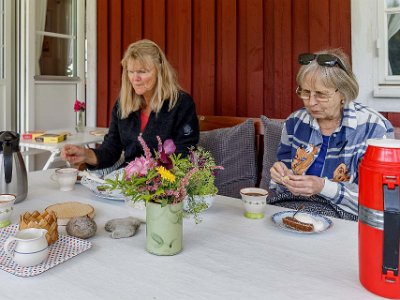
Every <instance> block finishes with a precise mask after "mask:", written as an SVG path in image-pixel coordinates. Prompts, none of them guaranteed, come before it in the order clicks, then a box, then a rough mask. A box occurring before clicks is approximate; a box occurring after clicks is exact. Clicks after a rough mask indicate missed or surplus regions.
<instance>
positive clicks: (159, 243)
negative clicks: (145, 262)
mask: <svg viewBox="0 0 400 300" xmlns="http://www.w3.org/2000/svg"><path fill="white" fill-rule="evenodd" d="M151 238H152V239H153V241H154V242H155V243H156V246H155V247H156V248H161V247H162V245H164V240H163V239H162V237H161V236H159V235H158V234H156V233H154V232H152V233H151Z"/></svg>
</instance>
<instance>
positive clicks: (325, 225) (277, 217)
mask: <svg viewBox="0 0 400 300" xmlns="http://www.w3.org/2000/svg"><path fill="white" fill-rule="evenodd" d="M295 212H296V211H294V210H291V211H281V212H278V213H276V214H274V215H272V217H271V218H272V222H273V223H274V224H275V225H276V226H277V227H279V228H280V229H283V230H287V231H291V232H296V233H302V234H314V233H321V232H324V231H326V230H328V229H329V228H331V227H332V226H333V223H332V221H331V220H330V219H328V218H327V217H325V216H321V215H318V214H315V213H305V212H299V214H303V215H309V216H311V217H312V218H314V220H315V221H316V222H321V223H322V228H320V229H319V230H314V231H309V232H306V231H299V230H295V229H292V228H290V227H287V226H286V225H285V224H283V222H282V219H283V218H285V217H292V216H293V214H294V213H295Z"/></svg>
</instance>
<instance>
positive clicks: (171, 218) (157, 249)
mask: <svg viewBox="0 0 400 300" xmlns="http://www.w3.org/2000/svg"><path fill="white" fill-rule="evenodd" d="M182 236H183V229H182V202H181V203H179V204H174V205H172V204H168V205H166V206H164V207H161V204H158V203H154V202H148V203H147V204H146V250H147V251H148V252H150V253H152V254H155V255H175V254H178V253H179V252H181V251H182Z"/></svg>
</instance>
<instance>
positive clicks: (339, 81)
mask: <svg viewBox="0 0 400 300" xmlns="http://www.w3.org/2000/svg"><path fill="white" fill-rule="evenodd" d="M315 54H316V55H319V54H330V55H333V56H336V57H337V58H338V59H339V60H340V61H341V62H342V64H343V66H344V68H345V69H346V71H345V70H343V69H342V68H340V67H339V66H338V65H336V66H334V67H325V66H321V65H319V64H318V62H317V60H316V59H314V60H313V61H311V62H310V63H309V64H308V65H302V66H301V67H300V69H299V72H298V73H297V76H296V82H297V84H298V85H299V86H302V84H303V83H304V82H305V81H307V80H311V81H312V82H315V80H316V79H317V78H319V79H321V80H322V82H323V83H324V84H325V86H326V87H328V88H335V89H338V91H339V92H340V93H341V94H342V95H343V96H344V100H345V101H352V100H354V99H356V98H357V96H358V91H359V86H358V82H357V79H356V76H355V75H354V73H353V71H352V70H351V66H350V62H349V59H348V57H347V55H346V54H345V53H344V52H343V50H342V49H327V50H322V51H319V52H316V53H315Z"/></svg>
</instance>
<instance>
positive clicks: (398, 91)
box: [374, 1, 400, 97]
mask: <svg viewBox="0 0 400 300" xmlns="http://www.w3.org/2000/svg"><path fill="white" fill-rule="evenodd" d="M377 5H378V7H377V12H378V39H377V43H376V45H377V49H378V74H377V76H378V85H377V86H376V87H375V89H374V96H375V97H382V96H383V97H385V96H387V97H398V96H400V76H393V75H389V74H388V69H389V55H388V52H389V43H388V18H387V15H388V14H391V13H400V7H397V8H386V1H378V3H377Z"/></svg>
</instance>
